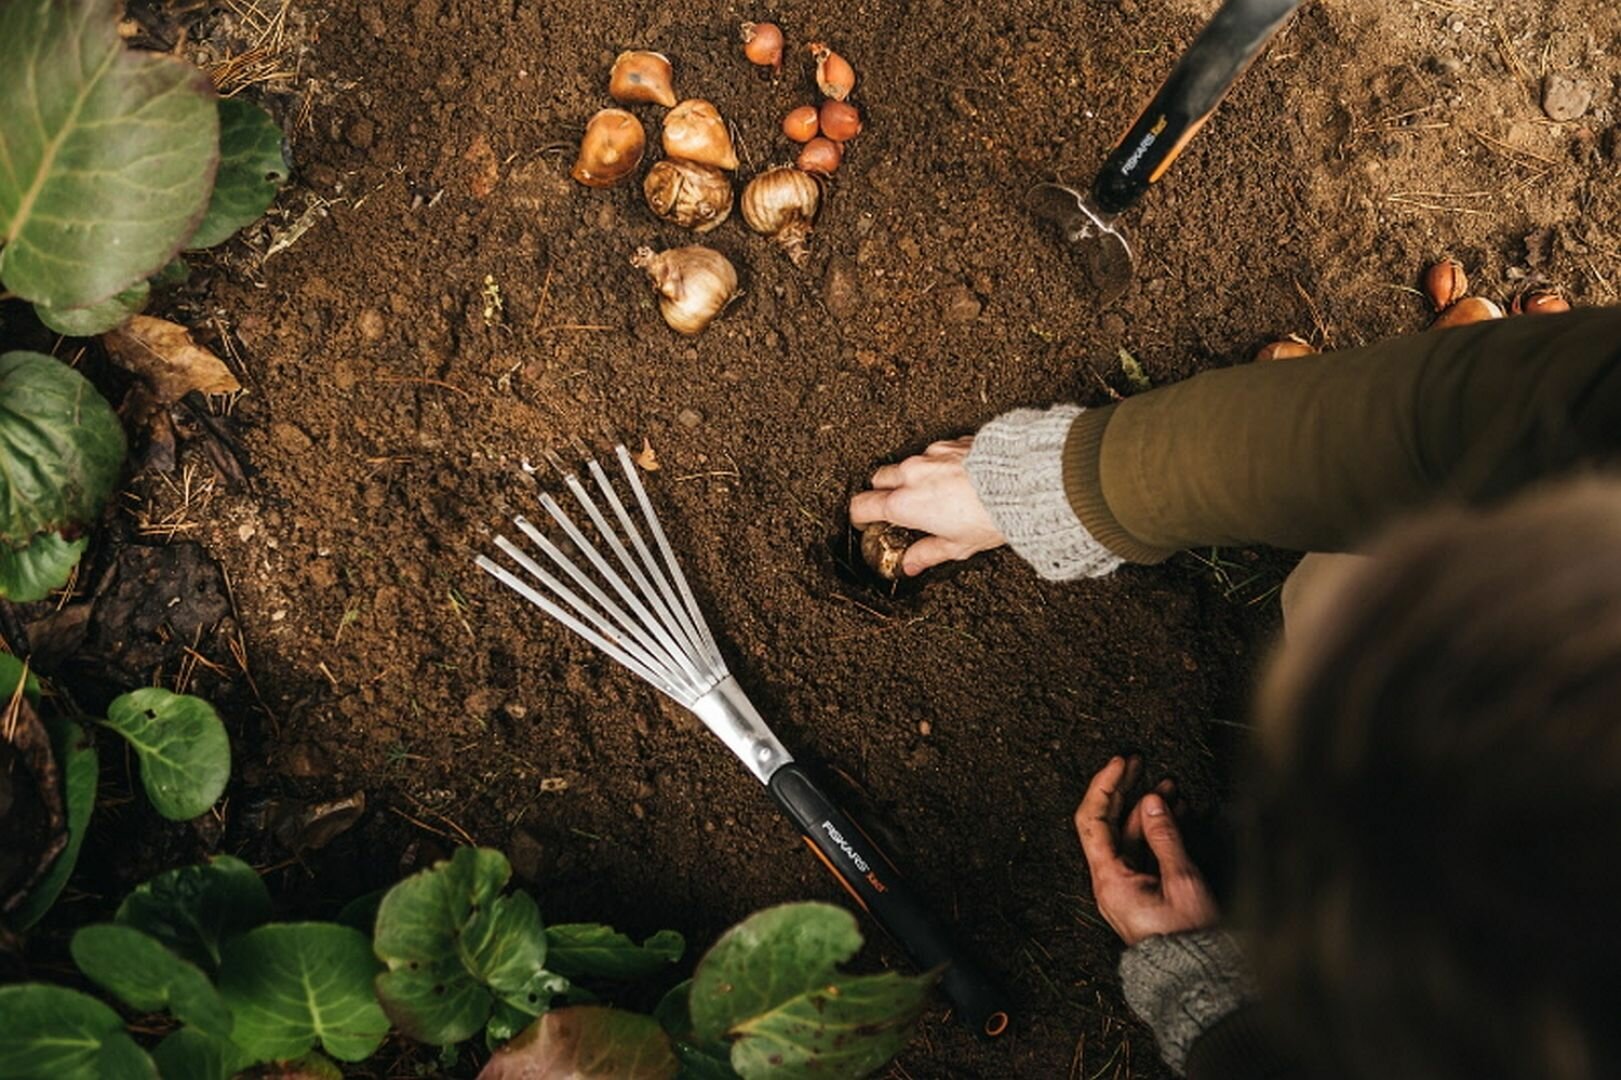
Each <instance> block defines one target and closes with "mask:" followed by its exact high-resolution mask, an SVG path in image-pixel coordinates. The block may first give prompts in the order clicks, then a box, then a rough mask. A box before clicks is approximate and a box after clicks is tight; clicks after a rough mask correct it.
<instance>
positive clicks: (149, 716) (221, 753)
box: [102, 686, 231, 821]
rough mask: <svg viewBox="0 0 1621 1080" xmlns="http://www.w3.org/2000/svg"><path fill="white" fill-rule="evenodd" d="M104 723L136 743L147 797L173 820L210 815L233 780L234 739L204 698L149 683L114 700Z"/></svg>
mask: <svg viewBox="0 0 1621 1080" xmlns="http://www.w3.org/2000/svg"><path fill="white" fill-rule="evenodd" d="M102 723H103V724H105V725H106V726H107V727H110V728H112V729H113V730H114V731H116V732H118V733H119V734H120V735H122V736H124V738H126V739H128V740H129V744H130V746H132V747H134V749H135V753H136V756H137V757H139V758H140V761H141V785H142V786H143V787H145V788H146V797H147V798H149V799H151V800H152V805H153V806H154V807H156V808H157V811H158V813H160V814H162V815H163V816H164V817H166V818H168V819H169V820H170V821H190V820H191V819H192V818H194V817H196V816H198V815H199V814H203V813H206V812H207V811H208V808H209V807H210V806H213V805H214V802H215V800H217V799H218V798H219V797H220V795H221V794H222V793H223V792H224V791H225V785H226V782H227V781H229V780H230V779H231V740H230V737H229V736H227V735H226V734H225V725H224V724H222V723H220V718H219V714H218V713H216V712H215V711H214V706H212V705H210V704H209V703H208V702H206V701H204V700H203V699H202V698H197V697H192V696H190V695H189V694H176V693H174V692H172V691H169V690H165V689H163V688H162V687H159V686H148V687H146V688H145V689H142V690H136V691H134V692H132V693H128V694H124V695H122V696H120V697H116V698H114V699H113V701H112V704H110V705H108V706H107V719H106V720H103V721H102Z"/></svg>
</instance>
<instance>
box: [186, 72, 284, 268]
mask: <svg viewBox="0 0 1621 1080" xmlns="http://www.w3.org/2000/svg"><path fill="white" fill-rule="evenodd" d="M219 115H220V167H219V173H218V174H217V175H216V176H215V177H214V195H213V197H212V198H211V199H210V200H209V202H208V213H207V214H206V215H204V216H203V223H202V224H201V225H199V226H197V231H196V232H195V233H193V234H192V237H191V239H190V240H189V241H188V242H187V244H186V246H187V247H188V248H190V249H192V250H194V251H195V250H196V249H198V248H206V247H213V246H214V245H215V244H218V243H220V242H221V241H224V240H228V239H230V237H231V234H233V233H235V232H236V230H238V229H240V228H241V227H242V226H244V225H250V224H252V223H253V222H255V221H258V220H259V217H260V215H262V214H263V213H264V212H265V210H266V209H267V208H268V207H269V206H270V204H271V203H272V202H275V201H276V191H277V189H279V188H280V187H281V185H283V184H285V183H286V182H287V170H288V164H287V158H286V156H285V155H284V154H283V153H282V138H281V129H280V128H278V127H277V126H276V122H275V121H274V120H272V119H271V118H270V114H269V113H267V112H265V111H264V110H263V109H261V108H259V106H257V105H255V104H253V103H252V102H248V101H243V100H242V99H241V98H222V99H221V100H220V103H219Z"/></svg>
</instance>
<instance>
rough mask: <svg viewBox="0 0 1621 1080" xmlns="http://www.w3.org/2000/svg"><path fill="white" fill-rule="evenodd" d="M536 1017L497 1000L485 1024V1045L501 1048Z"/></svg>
mask: <svg viewBox="0 0 1621 1080" xmlns="http://www.w3.org/2000/svg"><path fill="white" fill-rule="evenodd" d="M534 1019H535V1018H534V1016H532V1015H530V1014H529V1013H526V1012H524V1011H523V1010H522V1009H516V1008H513V1007H512V1006H511V1005H508V1004H507V1003H506V1002H504V1001H497V1002H496V1003H495V1008H493V1009H491V1010H490V1022H489V1023H487V1024H485V1025H484V1045H485V1046H487V1047H489V1048H490V1049H491V1050H498V1049H500V1048H501V1044H502V1043H505V1042H506V1041H507V1040H509V1039H511V1038H512V1037H513V1036H514V1035H516V1034H518V1032H520V1031H522V1030H523V1029H524V1028H526V1027H528V1026H529V1024H530V1023H531V1022H532V1021H533V1020H534ZM452 1045H454V1044H452Z"/></svg>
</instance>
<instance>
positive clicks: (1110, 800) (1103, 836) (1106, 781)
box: [1075, 757, 1126, 879]
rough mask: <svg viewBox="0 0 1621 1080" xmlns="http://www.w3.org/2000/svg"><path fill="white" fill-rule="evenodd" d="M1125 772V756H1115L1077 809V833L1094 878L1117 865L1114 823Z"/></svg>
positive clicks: (1099, 772) (1089, 788) (1095, 780)
mask: <svg viewBox="0 0 1621 1080" xmlns="http://www.w3.org/2000/svg"><path fill="white" fill-rule="evenodd" d="M1125 772H1126V759H1125V758H1122V757H1114V758H1110V759H1109V763H1108V764H1107V765H1105V766H1104V767H1103V768H1102V769H1100V770H1098V773H1097V775H1096V776H1094V777H1092V783H1091V784H1089V785H1088V786H1087V789H1086V794H1085V795H1084V796H1083V797H1082V798H1081V805H1080V806H1079V807H1077V808H1076V810H1075V832H1076V835H1077V836H1079V837H1080V840H1081V852H1082V853H1083V854H1084V855H1085V856H1086V864H1087V867H1088V868H1089V869H1090V870H1091V871H1092V876H1093V878H1094V879H1095V878H1097V877H1098V876H1099V875H1100V874H1105V873H1107V872H1109V871H1110V870H1112V869H1115V868H1117V864H1119V862H1120V853H1119V851H1118V849H1117V844H1116V840H1115V828H1114V822H1115V818H1116V816H1117V813H1118V811H1117V808H1116V806H1115V804H1116V802H1117V801H1118V789H1119V784H1120V778H1121V777H1122V776H1124V775H1125Z"/></svg>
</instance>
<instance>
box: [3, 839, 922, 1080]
mask: <svg viewBox="0 0 1621 1080" xmlns="http://www.w3.org/2000/svg"><path fill="white" fill-rule="evenodd" d="M510 876H511V868H510V867H509V865H508V863H507V860H506V858H505V857H504V856H502V855H501V854H500V853H499V852H497V851H492V850H489V849H483V848H476V849H475V848H462V849H459V850H458V851H457V852H456V853H455V854H454V855H453V857H452V858H451V859H449V860H448V861H446V862H442V863H439V864H437V865H435V866H433V867H431V868H429V869H427V870H423V871H421V872H419V873H417V874H414V875H412V876H411V877H409V878H406V879H405V880H404V881H401V882H399V883H398V884H396V885H394V886H393V887H392V888H391V889H389V890H388V891H387V893H386V894H384V896H383V897H382V900H381V902H380V903H379V904H377V905H376V914H375V919H374V920H367V919H364V918H360V916H361V914H362V913H363V912H364V911H365V910H366V909H367V905H363V904H358V903H357V904H356V905H353V909H354V910H353V911H351V912H350V915H351V916H354V917H356V918H357V921H360V922H362V923H363V924H364V923H371V924H372V925H371V930H372V934H371V937H370V939H368V936H367V934H366V933H365V932H363V931H362V930H359V929H356V928H355V927H354V926H346V925H341V924H338V923H308V922H306V923H276V922H271V921H270V919H269V916H270V898H269V896H268V894H267V893H266V892H265V888H264V885H263V883H262V882H261V881H260V880H259V878H258V875H256V874H255V873H254V872H253V870H252V869H251V868H249V867H248V866H247V865H246V864H244V863H242V862H240V861H239V860H237V859H234V858H232V857H230V856H219V857H217V858H215V859H213V860H212V861H210V862H208V863H205V864H201V865H198V866H188V867H183V868H181V869H178V870H173V871H170V872H168V873H166V874H162V875H160V876H158V877H157V878H154V879H153V880H152V881H149V882H147V883H146V884H144V885H142V886H140V887H139V888H138V889H136V890H135V891H134V892H133V893H131V894H130V896H129V897H127V898H126V899H125V901H124V903H123V904H122V905H121V906H120V907H119V909H118V913H117V916H116V917H115V921H114V922H113V923H109V924H100V925H93V926H87V927H84V928H81V929H80V930H79V931H78V933H77V934H76V935H75V936H74V938H73V942H72V948H71V952H72V954H73V958H74V961H75V963H76V964H78V966H79V968H80V971H81V972H83V974H84V975H85V976H86V977H87V978H88V979H89V980H90V981H91V982H93V983H95V984H96V985H98V986H99V987H101V988H102V989H103V990H105V991H106V992H107V993H108V994H110V995H111V996H113V997H114V998H115V999H116V1000H118V1001H119V1002H121V1003H123V1004H124V1005H125V1006H127V1007H128V1008H130V1009H132V1010H135V1011H138V1012H140V1013H143V1014H151V1013H166V1014H167V1015H168V1016H169V1017H170V1020H169V1022H168V1023H167V1024H164V1023H161V1022H159V1023H154V1022H153V1021H151V1020H148V1021H145V1022H144V1023H143V1024H142V1025H141V1028H140V1032H141V1033H142V1034H145V1033H148V1032H151V1031H152V1030H153V1029H154V1027H156V1028H157V1030H158V1031H160V1032H166V1033H165V1034H164V1036H163V1038H162V1039H161V1041H159V1042H158V1043H157V1044H156V1046H155V1047H153V1048H151V1049H150V1051H149V1050H147V1049H144V1048H143V1047H142V1046H141V1045H139V1044H138V1043H137V1042H136V1041H135V1040H134V1039H133V1038H132V1037H131V1035H130V1032H129V1031H128V1030H126V1029H125V1027H124V1026H123V1024H122V1022H121V1021H119V1020H118V1018H117V1014H116V1013H113V1012H112V1011H111V1010H109V1009H107V1008H106V1006H105V1005H103V1004H102V1003H101V1002H99V1001H98V1000H96V999H95V998H93V997H91V996H89V995H86V994H82V993H78V992H76V991H72V990H67V989H64V988H61V987H56V986H50V985H45V984H38V983H30V984H24V985H22V986H16V987H8V988H6V989H5V990H3V991H0V1075H4V1076H7V1077H17V1078H19V1080H28V1078H33V1077H40V1078H48V1080H78V1078H80V1077H84V1078H89V1077H115V1078H116V1077H125V1076H128V1077H158V1076H161V1077H163V1078H166V1080H216V1078H217V1080H225V1078H227V1077H231V1076H234V1075H236V1074H237V1073H238V1072H240V1071H242V1070H245V1069H249V1068H252V1067H254V1066H257V1065H262V1064H267V1063H275V1066H274V1067H275V1068H277V1069H281V1070H283V1072H282V1073H278V1075H283V1074H293V1075H299V1076H310V1077H319V1076H327V1075H332V1076H336V1075H339V1074H338V1073H337V1072H336V1066H334V1065H333V1063H332V1059H337V1060H339V1061H360V1060H363V1059H365V1058H367V1057H369V1056H370V1055H371V1054H372V1053H374V1052H375V1051H376V1050H377V1048H378V1047H379V1046H380V1045H381V1044H382V1042H383V1041H384V1039H385V1038H386V1037H387V1035H388V1033H389V1031H390V1028H391V1024H392V1027H393V1029H394V1030H397V1031H398V1032H399V1033H400V1034H402V1035H405V1036H407V1037H410V1038H413V1039H416V1040H417V1041H420V1042H426V1043H429V1044H431V1045H438V1046H442V1047H445V1048H446V1050H445V1053H446V1054H448V1055H452V1056H454V1055H455V1053H456V1051H455V1049H454V1048H455V1044H457V1043H460V1042H462V1041H463V1040H466V1039H469V1038H472V1037H474V1036H476V1035H477V1034H478V1033H479V1031H480V1030H481V1029H482V1030H483V1031H484V1033H485V1038H486V1041H488V1042H495V1043H504V1045H501V1046H500V1048H499V1049H498V1050H497V1051H496V1052H495V1054H494V1055H493V1056H492V1057H491V1058H490V1060H489V1062H488V1064H487V1065H486V1066H485V1068H484V1070H483V1072H482V1073H481V1074H480V1075H481V1078H482V1080H513V1078H517V1077H564V1076H567V1077H572V1078H575V1080H609V1078H612V1080H676V1078H677V1077H685V1078H689V1080H691V1078H696V1080H708V1078H727V1080H736V1078H738V1077H743V1078H745V1080H754V1078H756V1077H767V1076H769V1077H773V1078H783V1080H797V1078H801V1077H805V1078H809V1077H829V1076H848V1077H856V1076H863V1075H867V1074H868V1073H870V1072H872V1071H874V1070H876V1069H878V1068H880V1067H882V1065H883V1064H884V1063H885V1062H887V1061H888V1060H889V1059H890V1058H891V1057H893V1056H894V1054H895V1053H896V1052H898V1051H899V1050H900V1048H901V1046H902V1045H903V1044H904V1043H905V1041H906V1039H907V1038H908V1036H909V1035H910V1032H911V1030H912V1027H913V1024H914V1022H915V1020H916V1019H917V1017H918V1015H919V1014H920V1012H921V1011H922V1008H923V1004H924V1001H925V999H926V997H927V995H928V993H929V991H930V989H931V988H932V986H933V983H934V977H933V975H920V976H905V975H897V974H893V973H883V974H878V975H847V974H844V973H842V972H840V971H839V970H838V965H839V964H841V963H843V962H844V961H846V960H848V959H850V958H851V957H852V956H854V954H855V953H856V951H857V950H859V949H860V947H861V934H860V932H859V930H858V929H857V928H856V923H855V919H854V918H853V917H852V916H851V915H850V914H849V913H848V912H846V911H843V910H842V909H839V908H836V907H833V906H831V905H827V904H816V903H807V904H785V905H782V906H780V907H775V908H769V909H767V910H765V911H762V912H760V913H758V914H756V915H754V916H752V917H751V918H749V919H747V920H745V921H744V922H742V923H740V924H738V925H737V926H735V927H733V928H732V929H731V930H729V931H728V932H727V933H726V934H725V935H723V936H722V937H721V939H720V940H719V941H718V942H716V944H715V946H714V947H713V948H712V949H710V951H709V952H708V953H707V954H706V955H705V956H704V957H703V958H702V959H701V960H700V961H699V963H698V965H697V967H696V969H695V970H694V972H693V976H692V978H691V979H689V980H687V981H685V982H683V983H681V984H679V985H678V986H676V987H675V988H674V989H673V990H671V991H669V993H667V994H666V995H665V997H664V999H663V1001H662V1002H661V1003H660V1005H659V1007H658V1009H657V1010H656V1011H655V1014H654V1015H653V1016H646V1015H643V1014H640V1013H636V1012H631V1011H627V1010H624V1009H619V1008H613V1007H611V1006H609V1005H607V1004H604V1003H603V1002H602V1000H601V998H602V997H603V996H604V995H607V996H612V995H613V994H614V993H616V992H617V991H618V989H619V988H622V987H625V986H627V985H630V984H634V983H635V982H637V981H639V980H643V979H647V978H650V977H657V976H660V975H663V974H665V973H666V972H668V970H669V968H670V966H671V965H672V964H673V963H675V962H677V961H678V960H679V959H680V958H681V956H682V954H683V952H684V951H685V942H684V941H683V940H682V938H681V935H679V934H677V933H675V932H674V931H661V932H660V933H657V934H654V935H653V936H652V937H650V938H648V939H647V940H646V941H644V942H642V943H640V944H638V943H636V942H635V941H632V940H631V939H630V938H629V937H626V936H625V935H623V934H621V933H618V932H617V931H615V930H613V929H612V928H611V927H608V926H603V925H601V924H597V923H569V924H562V925H559V926H555V927H550V928H547V927H544V926H543V925H542V923H541V919H540V913H539V909H538V907H537V906H536V904H535V902H534V900H533V899H532V898H531V897H530V896H529V895H528V894H527V893H524V892H521V891H509V890H508V889H507V885H508V882H509V879H510ZM565 972H566V974H565ZM289 1063H291V1064H289Z"/></svg>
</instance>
